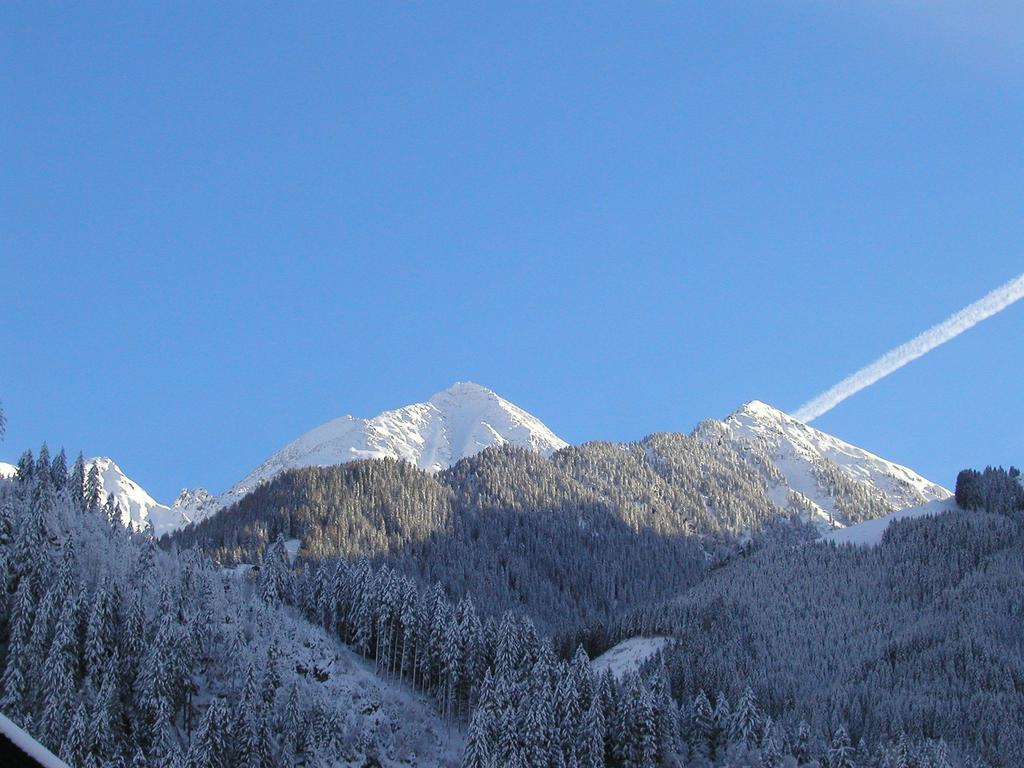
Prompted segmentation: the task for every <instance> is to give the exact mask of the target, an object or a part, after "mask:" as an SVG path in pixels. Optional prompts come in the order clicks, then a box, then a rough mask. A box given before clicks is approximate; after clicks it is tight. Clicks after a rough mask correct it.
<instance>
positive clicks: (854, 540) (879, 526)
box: [821, 499, 957, 547]
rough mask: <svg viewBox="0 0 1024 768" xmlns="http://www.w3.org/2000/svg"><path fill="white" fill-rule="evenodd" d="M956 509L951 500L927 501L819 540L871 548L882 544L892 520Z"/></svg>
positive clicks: (832, 532)
mask: <svg viewBox="0 0 1024 768" xmlns="http://www.w3.org/2000/svg"><path fill="white" fill-rule="evenodd" d="M956 508H957V507H956V501H954V500H953V499H939V500H936V501H929V502H928V503H927V504H922V505H921V506H919V507H910V508H909V509H901V510H899V511H898V512H893V513H891V514H888V515H885V516H884V517H879V518H876V519H874V520H867V521H866V522H863V523H859V524H857V525H851V526H849V527H848V528H838V529H836V530H834V531H829V532H828V533H825V534H823V535H822V537H821V538H822V540H823V541H832V542H835V543H836V544H858V545H861V546H871V547H873V546H875V545H876V544H880V543H881V542H882V534H884V533H885V529H886V528H888V527H889V523H891V522H892V521H893V520H902V519H904V518H909V517H924V516H926V515H939V514H942V513H943V512H949V511H950V510H953V509H956Z"/></svg>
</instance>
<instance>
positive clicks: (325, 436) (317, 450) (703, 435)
mask: <svg viewBox="0 0 1024 768" xmlns="http://www.w3.org/2000/svg"><path fill="white" fill-rule="evenodd" d="M692 436H693V437H695V438H697V439H699V440H702V441H706V442H709V443H713V444H714V443H717V444H726V443H727V444H729V445H730V446H731V447H733V448H734V449H736V450H737V451H738V452H739V453H740V455H742V456H743V457H744V460H745V461H746V462H747V463H748V464H749V467H750V470H751V471H752V472H755V473H758V474H760V475H761V476H762V477H763V479H764V482H765V483H766V484H767V489H768V497H769V499H770V500H771V502H772V503H773V504H774V505H775V506H776V507H777V508H778V509H779V512H780V514H793V513H796V514H799V515H800V516H802V517H803V518H804V519H808V520H811V521H813V522H815V523H816V524H817V525H818V526H819V527H820V528H822V529H828V528H839V527H845V526H848V525H851V524H854V523H857V522H860V521H862V520H865V519H871V518H874V517H881V516H883V515H886V514H890V513H892V512H896V511H898V510H902V509H907V508H909V507H915V506H918V505H921V504H924V503H927V502H930V501H936V500H943V499H947V498H949V497H950V495H951V494H950V492H949V491H948V490H946V489H945V488H943V487H942V486H940V485H938V484H936V483H933V482H931V481H929V480H927V479H925V478H923V477H921V476H920V475H918V474H917V473H915V472H913V471H912V470H910V469H908V468H906V467H903V466H900V465H898V464H895V463H893V462H890V461H886V460H885V459H882V458H880V457H878V456H876V455H874V454H872V453H869V452H868V451H865V450H863V449H861V448H857V447H856V446H853V445H850V444H849V443H846V442H843V441H842V440H839V439H838V438H835V437H832V436H831V435H828V434H826V433H824V432H821V431H819V430H816V429H813V428H812V427H809V426H807V425H806V424H803V423H801V422H799V421H797V420H796V419H794V418H792V417H791V416H788V415H787V414H785V413H783V412H782V411H780V410H778V409H775V408H773V407H771V406H769V405H766V404H765V403H762V402H759V401H756V400H755V401H752V402H750V403H747V404H746V405H744V406H742V407H741V408H739V409H738V410H737V411H736V412H735V413H733V414H732V415H730V416H729V417H727V418H726V419H725V420H724V421H716V420H707V421H704V422H701V424H699V425H698V426H697V428H696V429H695V430H694V432H693V435H692ZM501 444H511V445H514V446H518V447H522V448H526V449H529V450H531V451H534V452H536V453H539V454H541V455H542V456H545V457H549V456H551V455H552V454H553V453H554V452H555V451H558V450H559V449H562V448H565V447H566V446H567V445H568V443H566V442H565V441H564V440H562V439H561V438H560V437H558V436H557V435H556V434H555V433H554V432H553V431H552V430H551V429H549V428H548V427H547V426H546V425H545V424H544V423H543V422H541V421H540V420H539V419H537V418H536V417H535V416H532V415H531V414H529V413H527V412H526V411H525V410H523V409H522V408H519V407H518V406H516V405H514V404H512V403H510V402H509V401H507V400H505V399H503V398H502V397H500V396H499V395H497V394H496V393H494V392H492V391H491V390H489V389H487V388H485V387H482V386H480V385H478V384H473V383H469V382H459V383H456V384H453V385H452V386H450V387H448V388H447V389H445V390H443V391H441V392H438V393H437V394H435V395H434V396H432V397H431V398H430V399H429V400H427V401H426V402H423V403H414V404H412V405H407V406H404V407H402V408H398V409H396V410H392V411H385V412H384V413H381V414H379V415H378V416H375V417H373V418H370V419H363V418H357V417H354V416H342V417H340V418H337V419H334V420H332V421H328V422H327V423H325V424H322V425H320V426H319V427H316V428H315V429H313V430H311V431H309V432H307V433H305V434H304V435H301V436H300V437H298V438H297V439H295V440H293V441H292V442H290V443H288V444H287V445H285V446H284V447H283V448H281V449H280V450H279V451H277V452H275V453H274V454H272V455H271V456H270V457H268V458H267V459H266V460H265V461H264V462H262V463H261V464H260V465H259V466H258V467H256V468H255V469H253V470H252V471H251V472H250V473H249V474H248V475H246V476H245V477H244V478H242V479H241V480H240V481H239V482H237V483H235V484H234V485H233V486H232V487H231V488H229V489H228V490H226V491H225V492H223V493H221V494H218V495H214V494H212V493H210V492H208V491H207V490H206V489H203V488H191V489H188V488H187V489H184V490H182V492H181V493H180V494H179V496H178V498H177V499H176V500H175V501H174V502H173V503H172V504H171V505H166V504H162V503H160V502H158V501H156V500H155V499H153V498H152V496H150V495H149V494H148V493H147V492H146V491H145V490H144V489H143V488H142V487H141V486H139V485H138V483H136V482H134V481H133V480H132V479H131V478H130V477H128V476H127V475H126V474H125V473H124V472H123V471H122V470H121V468H120V467H119V466H118V465H117V463H115V462H114V461H113V460H112V459H110V458H107V457H95V458H93V459H90V460H89V464H90V465H91V464H93V463H95V464H96V465H97V466H98V467H99V469H100V476H101V478H102V484H103V494H104V501H105V500H106V496H107V495H110V494H113V495H114V496H115V497H116V498H117V500H118V502H119V504H120V505H121V508H122V510H123V516H124V522H125V524H128V525H131V526H132V527H135V528H139V529H143V528H146V527H149V526H152V528H153V531H154V533H155V534H156V535H158V536H159V535H163V534H165V533H170V532H172V531H175V530H178V529H180V528H183V527H185V526H187V525H189V524H191V523H198V522H200V521H202V520H204V519H207V518H208V517H210V516H211V515H213V514H215V513H216V512H217V511H219V510H221V509H223V508H225V507H227V506H230V505H231V504H233V503H234V502H236V501H238V500H239V499H241V498H242V497H244V496H245V495H246V494H247V493H249V492H250V491H251V490H253V489H254V488H256V487H257V486H259V485H260V484H261V483H264V482H266V481H268V480H270V479H271V478H274V477H276V476H277V475H279V474H280V473H282V472H284V471H286V470H289V469H297V468H302V467H313V466H330V465H335V464H343V463H346V462H349V461H353V460H357V459H367V458H382V457H385V456H387V457H392V458H397V459H403V460H405V461H408V462H410V463H412V464H414V465H415V466H417V467H418V468H420V469H423V470H425V471H428V472H438V471H440V470H443V469H446V468H448V467H450V466H453V465H454V464H456V463H457V462H459V461H460V460H462V459H464V458H467V457H470V456H473V455H475V454H476V453H478V452H480V451H481V450H483V449H484V448H487V447H488V446H492V445H501ZM14 471H15V468H14V467H13V466H12V465H9V464H2V463H0V477H3V476H5V475H6V476H9V475H11V474H13V472H14Z"/></svg>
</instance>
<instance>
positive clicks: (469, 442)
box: [174, 382, 567, 522]
mask: <svg viewBox="0 0 1024 768" xmlns="http://www.w3.org/2000/svg"><path fill="white" fill-rule="evenodd" d="M502 443H511V444H512V445H517V446H521V447H523V448H528V449H530V450H532V451H536V452H537V453H540V454H542V455H543V456H550V455H551V454H552V453H554V452H555V451H557V450H558V449H559V448H564V447H565V446H566V445H567V443H566V442H565V441H564V440H562V439H561V438H560V437H558V436H557V435H556V434H555V433H554V432H552V431H551V430H550V429H548V428H547V426H545V425H544V423H543V422H541V421H540V420H539V419H537V418H536V417H534V416H531V415H530V414H529V413H527V412H526V411H524V410H523V409H522V408H519V407H518V406H516V405H513V404H512V403H510V402H509V401H507V400H505V399H504V398H502V397H500V396H499V395H497V394H495V393H494V392H492V391H491V390H489V389H487V388H486V387H482V386H480V385H479V384H474V383H472V382H456V383H455V384H452V385H451V386H450V387H448V388H447V389H445V390H442V391H441V392H438V393H437V394H435V395H434V396H433V397H431V398H430V399H429V400H427V401H426V402H425V403H414V404H412V405H406V406H404V407H402V408H398V409H396V410H393V411H385V412H384V413H381V414H379V415H377V416H374V417H373V418H371V419H361V418H357V417H355V416H342V417H340V418H337V419H333V420H332V421H328V422H326V423H325V424H321V425H320V426H319V427H316V428H315V429H313V430H310V431H309V432H307V433H306V434H304V435H302V436H301V437H299V438H297V439H296V440H293V441H292V442H290V443H288V445H286V446H284V447H283V448H282V449H281V450H279V451H278V452H277V453H275V454H273V455H272V456H270V457H269V458H268V459H267V460H266V461H264V462H263V463H262V464H260V465H259V466H258V467H256V468H255V469H254V470H253V471H252V472H250V473H249V474H248V475H246V476H245V477H244V478H243V479H242V480H240V481H239V482H238V483H236V484H235V485H234V486H232V487H231V488H230V489H229V490H228V491H227V492H226V493H223V494H221V495H220V496H216V497H212V498H211V497H210V496H209V495H208V494H206V493H205V491H203V489H194V490H190V491H183V492H182V495H181V496H179V497H178V500H177V501H176V502H175V504H174V507H175V509H177V510H179V512H180V513H181V515H182V516H183V518H186V519H188V520H191V521H195V522H198V521H199V520H202V519H204V518H205V517H209V516H210V515H211V514H213V512H215V511H217V510H218V509H221V508H223V507H225V506H227V505H229V504H231V503H233V502H235V501H237V500H238V499H240V498H242V497H243V496H245V494H247V493H248V492H249V491H251V490H252V489H253V488H255V487H256V486H257V485H259V484H260V483H263V482H266V481H267V480H269V479H271V478H272V477H275V476H276V475H278V474H280V473H281V472H284V471H285V470H288V469H297V468H300V467H316V466H329V465H332V464H344V463H345V462H349V461H353V460H355V459H375V458H383V457H386V456H389V457H392V458H396V459H404V460H406V461H409V462H411V463H413V464H415V465H416V466H417V467H419V468H420V469H423V470H426V471H428V472H438V471H440V470H442V469H445V468H447V467H450V466H451V465H453V464H455V463H456V462H458V461H459V460H460V459H464V458H466V457H468V456H472V455H474V454H476V453H478V452H479V451H482V450H483V449H484V448H487V447H488V446H491V445H499V444H502Z"/></svg>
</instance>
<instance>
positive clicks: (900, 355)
mask: <svg viewBox="0 0 1024 768" xmlns="http://www.w3.org/2000/svg"><path fill="white" fill-rule="evenodd" d="M1022 298H1024V275H1020V276H1019V277H1015V278H1014V279H1013V280H1011V281H1010V282H1008V283H1006V284H1004V285H1001V286H1000V287H999V288H996V289H995V290H994V291H992V292H991V293H988V294H986V295H985V296H984V297H983V298H981V299H979V300H978V301H976V302H974V303H973V304H971V305H970V306H968V307H965V308H964V309H961V310H960V311H959V312H957V313H956V314H955V315H953V316H952V317H950V318H948V319H947V320H944V321H943V322H941V323H939V324H938V325H934V326H932V327H931V328H929V329H928V330H927V331H925V332H924V333H922V334H921V335H920V336H916V337H914V338H913V339H911V340H910V341H908V342H907V343H906V344H901V345H900V346H898V347H896V348H895V349H893V350H890V351H889V352H886V353H885V354H884V355H882V356H881V357H880V358H878V359H877V360H875V361H874V362H873V363H871V365H869V366H867V367H866V368H861V369H860V370H859V371H857V372H856V373H854V374H852V375H850V376H847V377H846V378H845V379H843V380H842V381H841V382H839V383H838V384H836V385H835V386H834V387H832V388H831V389H830V390H828V391H827V392H823V393H822V394H820V395H818V396H817V397H816V398H814V399H813V400H810V401H808V402H806V403H804V404H803V405H802V406H800V408H799V409H798V410H796V411H795V412H794V413H793V414H792V415H793V418H795V419H797V420H799V421H802V422H804V423H805V424H809V423H810V422H812V421H814V420H815V419H816V418H818V417H819V416H821V415H822V414H825V413H827V412H829V411H831V410H832V409H833V408H835V407H836V406H837V405H839V404H840V403H841V402H843V401H844V400H845V399H846V398H848V397H851V396H853V395H855V394H857V393H858V392H860V391H861V390H862V389H864V388H865V387H870V386H871V385H872V384H874V383H875V382H877V381H879V380H881V379H884V378H885V377H886V376H888V375H889V374H890V373H893V372H894V371H897V370H899V369H900V368H902V367H903V366H904V365H906V364H907V363H910V362H913V361H914V360H916V359H917V358H919V357H921V356H922V355H925V354H927V353H928V352H931V351H932V350H933V349H935V348H936V347H938V346H939V345H941V344H945V343H946V342H947V341H949V340H950V339H953V338H956V337H957V336H959V335H960V334H961V333H963V332H964V331H966V330H969V329H971V328H973V327H974V326H975V325H977V324H978V323H980V322H981V321H982V320H985V319H986V318H989V317H992V315H995V314H997V313H999V312H1002V311H1003V310H1004V309H1006V308H1007V307H1008V306H1010V305H1011V304H1013V303H1014V302H1016V301H1019V300H1020V299H1022Z"/></svg>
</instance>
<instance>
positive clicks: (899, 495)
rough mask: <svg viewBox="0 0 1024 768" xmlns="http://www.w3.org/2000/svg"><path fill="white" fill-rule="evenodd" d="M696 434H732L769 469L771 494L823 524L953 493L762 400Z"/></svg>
mask: <svg viewBox="0 0 1024 768" xmlns="http://www.w3.org/2000/svg"><path fill="white" fill-rule="evenodd" d="M694 435H695V436H696V437H698V438H701V439H704V440H707V441H715V440H728V441H731V442H732V443H734V444H735V445H737V446H738V447H741V448H742V449H743V450H744V451H745V452H746V453H747V454H748V456H749V458H750V463H751V464H752V465H754V466H761V467H762V468H764V467H765V466H768V467H770V468H771V469H770V471H769V472H768V473H766V480H767V481H768V485H769V496H770V497H771V499H772V501H773V502H774V503H775V504H776V505H777V506H778V507H779V508H780V509H783V510H786V509H790V510H794V509H795V510H799V511H801V512H802V513H803V515H804V516H805V517H808V518H809V519H811V520H813V521H814V522H815V523H816V524H818V525H819V527H821V528H822V529H825V530H827V529H830V528H833V527H843V526H847V525H851V524H855V523H858V522H860V521H861V520H864V519H870V518H874V517H880V516H882V515H884V514H888V513H890V512H894V511H897V510H900V509H906V508H907V507H914V506H918V505H921V504H924V503H926V502H929V501H937V500H943V499H947V498H949V497H950V496H951V495H952V494H951V493H950V492H949V491H948V490H946V489H945V488H943V487H942V486H940V485H937V484H935V483H933V482H931V481H930V480H927V479H925V478H923V477H921V476H920V475H918V474H917V473H915V472H913V471H912V470H910V469H907V468H906V467H903V466H900V465H899V464H895V463H893V462H891V461H886V460H885V459H883V458H881V457H879V456H876V455H874V454H873V453H870V452H868V451H865V450H863V449H862V448H858V447H856V446H854V445H850V444H849V443H846V442H844V441H842V440H840V439H838V438H836V437H833V436H831V435H828V434H826V433H824V432H821V431H819V430H817V429H814V428H812V427H809V426H807V425H806V424H804V423H802V422H800V421H797V420H796V419H794V418H793V417H792V416H789V415H787V414H785V413H783V412H782V411H780V410H777V409H776V408H772V407H771V406H769V405H766V404H765V403H762V402H760V401H758V400H754V401H751V402H749V403H747V404H746V405H744V406H742V407H741V408H740V409H739V410H737V411H736V412H735V413H733V414H732V415H731V416H729V417H728V418H726V419H725V421H722V422H718V421H706V422H703V423H702V424H701V425H699V426H698V427H697V429H696V430H695V431H694Z"/></svg>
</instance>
